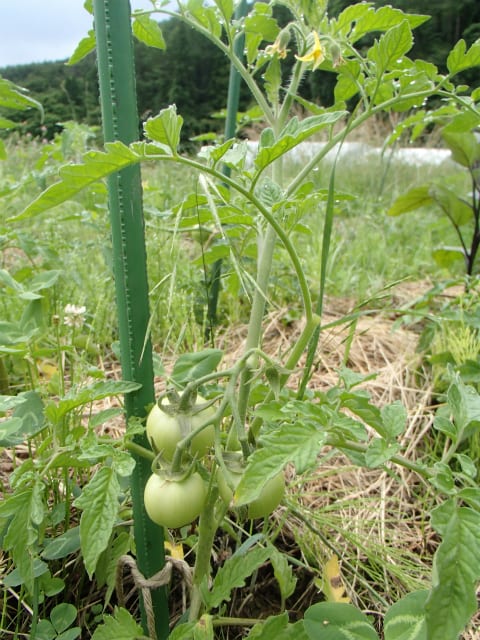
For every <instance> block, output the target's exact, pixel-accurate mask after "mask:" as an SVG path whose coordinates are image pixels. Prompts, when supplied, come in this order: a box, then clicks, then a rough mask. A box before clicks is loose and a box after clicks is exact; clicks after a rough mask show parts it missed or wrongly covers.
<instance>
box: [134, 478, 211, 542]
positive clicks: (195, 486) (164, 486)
mask: <svg viewBox="0 0 480 640" xmlns="http://www.w3.org/2000/svg"><path fill="white" fill-rule="evenodd" d="M206 493H207V490H206V486H205V483H204V482H203V480H202V478H201V476H200V475H199V474H198V473H196V472H194V473H192V474H190V475H188V476H186V477H185V476H183V477H180V478H174V477H172V478H168V477H167V476H165V475H163V474H157V473H153V474H152V475H151V476H150V478H149V479H148V481H147V484H146V485H145V493H144V501H145V510H146V512H147V513H148V515H149V517H150V518H151V520H153V522H155V523H156V524H158V525H160V526H162V527H167V528H168V529H178V528H179V527H183V526H184V525H186V524H190V522H193V520H195V518H198V516H199V515H200V513H201V511H202V509H203V506H204V503H205V497H206Z"/></svg>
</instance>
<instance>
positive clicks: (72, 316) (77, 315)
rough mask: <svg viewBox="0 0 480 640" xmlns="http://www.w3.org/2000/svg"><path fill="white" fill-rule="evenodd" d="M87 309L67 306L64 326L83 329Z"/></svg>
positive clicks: (72, 305) (71, 305)
mask: <svg viewBox="0 0 480 640" xmlns="http://www.w3.org/2000/svg"><path fill="white" fill-rule="evenodd" d="M86 310H87V307H77V306H76V305H74V304H67V305H66V307H65V309H64V314H65V317H64V320H63V324H66V325H67V326H68V327H81V326H82V324H83V321H84V315H85V311H86Z"/></svg>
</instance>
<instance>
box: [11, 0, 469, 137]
mask: <svg viewBox="0 0 480 640" xmlns="http://www.w3.org/2000/svg"><path fill="white" fill-rule="evenodd" d="M351 4H354V2H353V1H351V0H333V1H332V2H331V4H330V8H329V13H330V15H331V16H332V17H334V16H336V15H338V14H339V13H340V12H341V11H342V10H343V9H344V8H345V7H347V6H348V5H351ZM371 4H372V5H374V6H375V7H381V6H384V5H391V6H393V7H395V8H398V9H401V10H402V11H405V12H410V13H419V14H425V15H430V14H432V13H433V14H434V15H432V17H431V18H430V20H428V21H427V22H426V23H424V24H423V25H421V26H420V27H419V28H418V29H416V30H415V44H414V48H413V50H412V57H413V58H415V57H418V58H422V59H424V60H428V61H429V62H432V63H434V64H436V65H437V66H438V67H439V70H440V71H444V69H443V65H444V61H445V59H446V54H447V53H448V51H449V50H450V49H451V47H452V46H453V45H454V43H455V42H457V41H458V40H459V39H460V38H464V39H465V41H466V42H467V45H470V44H471V43H472V42H473V41H475V40H476V39H477V38H478V37H480V3H478V2H477V0H437V1H436V2H435V3H434V7H435V10H434V11H432V6H433V5H432V2H431V1H430V0H417V1H416V2H415V3H412V2H411V0H390V2H385V1H382V0H375V2H373V3H371ZM413 4H414V6H412V5H413ZM275 11H276V14H277V19H278V21H279V23H280V24H282V23H285V24H286V23H287V22H288V20H289V11H288V9H287V8H286V7H285V6H284V5H282V4H279V5H277V6H276V8H275ZM161 29H162V32H163V36H164V39H165V45H166V47H165V50H163V51H161V50H159V49H154V48H149V47H147V46H145V45H144V44H143V43H140V42H138V41H135V60H136V82H137V97H138V110H139V114H140V117H141V119H142V121H144V120H145V119H146V118H147V117H149V116H151V115H154V114H156V113H158V112H159V110H160V109H162V108H165V107H166V106H168V105H169V104H173V103H175V104H176V105H177V108H178V111H179V113H181V114H182V116H183V118H184V127H183V139H184V141H185V140H188V139H189V138H191V137H193V136H196V135H199V134H201V133H205V132H206V131H217V132H218V131H221V130H222V128H223V119H222V118H221V117H219V116H220V115H221V110H222V109H223V108H224V107H225V102H226V96H227V88H228V75H229V66H228V63H227V62H226V61H225V60H224V57H223V54H222V53H221V52H220V51H219V50H218V49H217V48H216V47H215V46H214V45H212V44H211V43H210V42H209V41H208V40H207V39H205V38H204V37H203V36H202V35H200V34H199V33H197V32H195V31H192V30H191V29H190V27H188V26H187V25H186V24H185V23H182V22H181V21H178V20H176V19H174V18H172V19H168V20H166V21H164V22H162V23H161ZM369 39H370V41H371V40H372V36H371V35H369ZM187 41H188V45H189V46H188V47H185V42H187ZM368 45H369V41H368V40H367V38H365V43H364V46H365V47H367V46H368ZM72 53H73V52H72ZM289 57H290V58H291V59H290V60H287V62H288V61H289V62H290V65H289V64H286V65H285V73H288V70H289V68H291V65H292V64H293V56H292V55H291V54H289ZM0 75H1V76H3V77H4V78H6V79H8V80H11V81H12V82H14V83H15V84H18V85H20V86H22V87H24V88H26V89H28V90H29V91H30V92H31V95H32V97H34V98H35V99H36V100H38V101H39V102H41V103H42V105H43V107H44V110H45V117H44V120H43V122H40V116H39V114H38V112H37V111H36V110H32V111H31V112H30V113H28V114H27V116H25V113H22V114H14V115H11V114H9V117H11V118H12V119H13V120H15V119H16V120H17V121H18V122H19V130H20V131H21V132H23V133H31V134H33V135H34V136H39V137H42V138H47V139H51V138H52V137H53V135H54V134H55V133H56V132H58V131H59V130H61V128H62V126H61V123H62V122H66V121H69V120H73V121H76V122H82V123H85V124H88V125H92V126H95V125H100V106H99V101H98V81H97V69H96V62H95V56H94V54H90V55H89V56H87V57H86V58H84V59H83V60H81V61H80V62H79V63H77V64H75V65H68V64H66V61H54V62H43V63H32V64H27V65H18V66H11V67H6V68H3V69H1V68H0ZM465 75H466V77H465V82H467V83H468V84H470V85H471V86H476V85H477V84H478V82H479V81H478V79H477V77H476V70H473V71H471V72H470V73H468V72H467V74H465ZM334 82H335V77H334V74H331V73H329V72H327V71H319V72H317V73H316V74H310V76H309V77H308V79H307V80H306V81H305V83H304V84H303V86H302V87H301V95H302V97H304V98H306V99H308V100H311V101H313V102H316V103H318V104H319V105H322V106H329V105H330V104H331V103H332V91H333V86H334ZM248 101H249V97H248V93H247V91H246V90H245V87H243V91H242V92H241V101H240V109H242V110H245V109H247V108H248V107H249V104H248ZM215 114H216V116H215Z"/></svg>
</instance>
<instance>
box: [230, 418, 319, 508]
mask: <svg viewBox="0 0 480 640" xmlns="http://www.w3.org/2000/svg"><path fill="white" fill-rule="evenodd" d="M325 438H326V434H325V432H321V431H319V430H318V429H317V428H316V427H315V426H314V425H312V424H309V423H301V422H298V423H295V424H290V423H288V424H282V425H281V426H280V427H278V429H275V431H273V432H272V433H271V434H269V435H268V436H264V437H263V438H262V439H261V443H262V447H261V448H259V449H256V450H255V451H254V452H253V454H252V455H251V456H250V458H249V459H248V464H247V467H246V469H245V472H244V474H243V476H242V479H241V480H240V483H239V485H238V487H237V489H236V491H235V504H236V505H238V506H240V505H242V504H248V503H249V502H252V500H255V499H256V498H258V496H259V495H260V493H261V490H262V488H263V487H264V485H265V483H266V482H267V481H268V480H270V479H271V478H273V477H274V476H276V475H277V474H278V473H279V472H280V471H281V470H282V469H284V467H285V466H286V465H287V464H288V463H289V462H292V463H293V464H294V465H295V468H296V469H297V472H298V473H302V472H303V471H305V469H307V468H309V467H310V466H312V465H313V464H314V463H315V460H316V458H317V455H318V452H319V451H320V449H321V448H322V446H323V443H324V441H325Z"/></svg>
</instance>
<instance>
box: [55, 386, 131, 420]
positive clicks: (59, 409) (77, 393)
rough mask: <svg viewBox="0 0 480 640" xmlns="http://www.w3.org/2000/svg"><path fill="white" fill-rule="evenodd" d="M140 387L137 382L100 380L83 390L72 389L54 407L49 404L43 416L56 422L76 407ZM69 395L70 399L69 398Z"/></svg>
mask: <svg viewBox="0 0 480 640" xmlns="http://www.w3.org/2000/svg"><path fill="white" fill-rule="evenodd" d="M141 386H142V385H141V384H140V383H138V382H128V381H126V380H105V381H103V380H102V381H100V382H95V383H94V384H92V385H89V386H88V387H85V388H84V389H80V390H78V389H73V390H72V391H71V392H70V393H69V394H67V395H66V396H65V398H63V399H62V400H60V401H59V402H58V404H56V405H55V404H54V403H53V402H52V403H50V404H49V405H47V407H46V409H45V415H46V416H47V417H48V418H49V419H50V420H51V421H52V422H58V420H60V419H61V418H63V416H65V415H66V414H67V413H69V412H70V411H72V410H73V409H76V408H77V407H82V406H85V405H88V404H91V403H92V402H96V401H98V400H104V399H105V398H111V397H114V396H120V395H124V394H126V393H133V392H134V391H138V389H140V388H141ZM70 395H71V396H72V397H70Z"/></svg>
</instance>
